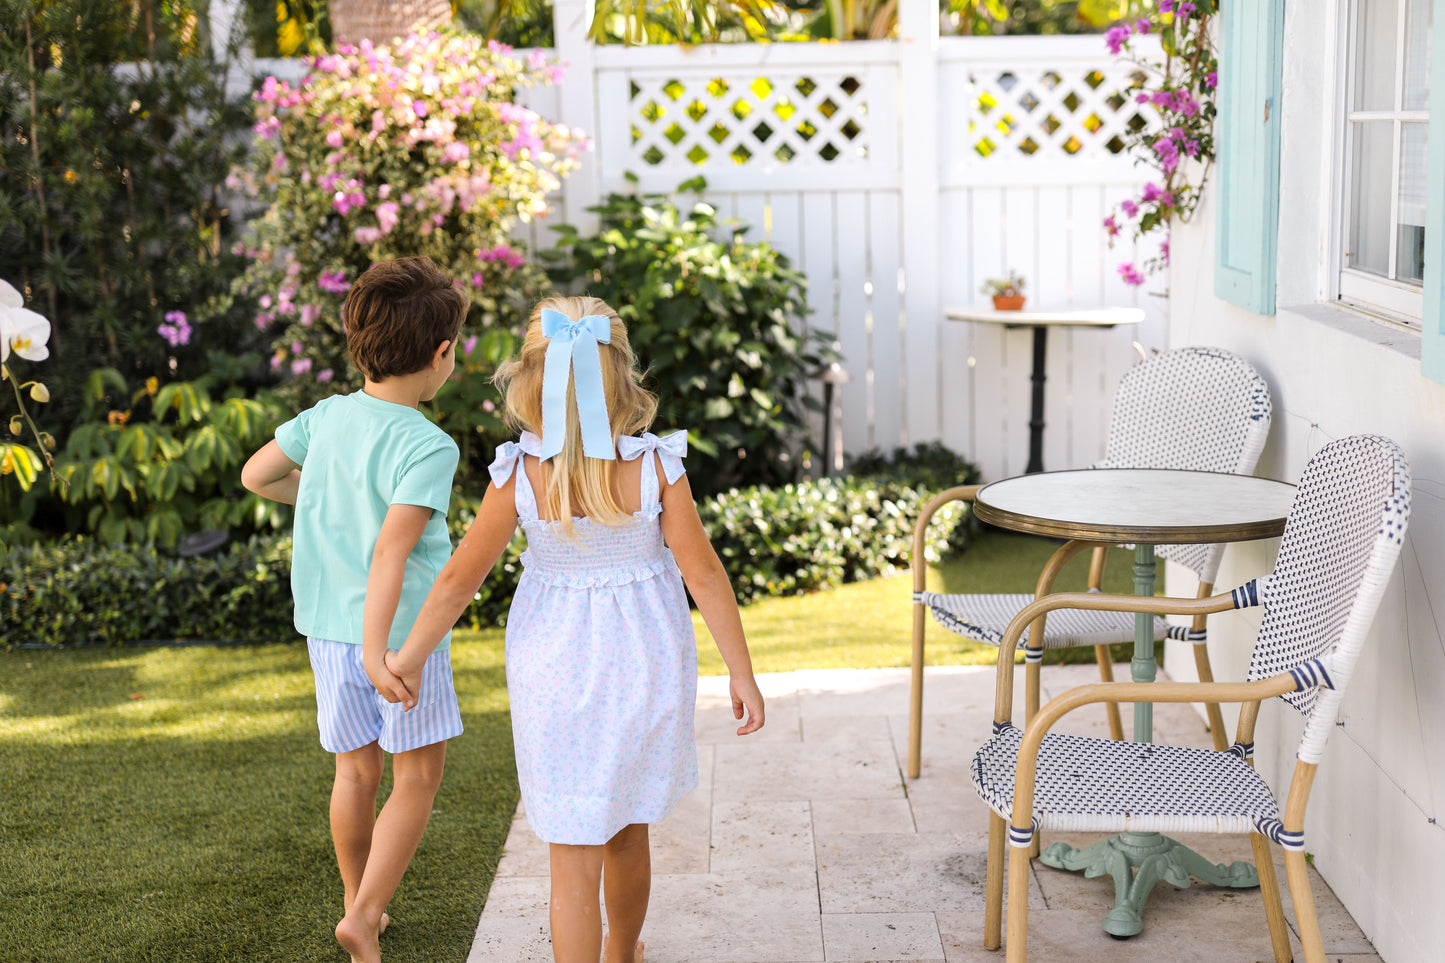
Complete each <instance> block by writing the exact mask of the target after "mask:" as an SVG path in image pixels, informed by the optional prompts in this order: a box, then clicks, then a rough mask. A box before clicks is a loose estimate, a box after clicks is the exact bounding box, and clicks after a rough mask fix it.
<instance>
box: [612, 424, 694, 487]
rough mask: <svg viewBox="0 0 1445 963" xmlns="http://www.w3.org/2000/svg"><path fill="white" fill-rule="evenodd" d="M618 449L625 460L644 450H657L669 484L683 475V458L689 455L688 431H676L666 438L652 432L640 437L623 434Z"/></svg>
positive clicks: (644, 433) (631, 458) (618, 441)
mask: <svg viewBox="0 0 1445 963" xmlns="http://www.w3.org/2000/svg"><path fill="white" fill-rule="evenodd" d="M617 451H618V452H619V453H620V454H621V455H622V459H623V460H624V461H632V460H634V459H636V458H637V457H638V456H640V455H641V454H642V453H643V452H647V451H655V452H657V455H658V458H660V459H661V461H662V473H663V474H664V475H665V476H667V483H668V484H669V485H671V484H673V483H675V482H676V481H677V480H678V479H679V478H681V477H682V474H683V471H684V470H685V469H684V468H683V467H682V460H683V459H684V458H686V457H687V432H685V431H674V432H673V433H672V434H670V435H668V436H667V437H666V438H659V437H657V436H656V435H654V434H653V433H652V432H650V431H647V432H643V434H642V436H641V437H640V438H634V437H633V436H631V435H623V436H622V437H621V438H619V439H617Z"/></svg>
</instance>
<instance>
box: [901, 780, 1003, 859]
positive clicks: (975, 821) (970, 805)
mask: <svg viewBox="0 0 1445 963" xmlns="http://www.w3.org/2000/svg"><path fill="white" fill-rule="evenodd" d="M908 805H909V806H910V807H911V808H912V810H913V822H914V825H916V826H917V827H918V831H919V832H920V833H953V834H955V835H958V836H960V837H962V838H963V839H965V840H966V841H967V845H968V846H969V847H971V848H974V847H976V848H977V849H978V850H979V851H980V852H982V851H983V850H984V848H985V847H986V846H987V845H988V814H989V808H988V806H986V805H984V802H983V800H981V799H979V798H978V794H977V793H976V792H974V791H973V783H972V782H970V781H969V779H968V776H967V775H966V774H964V773H947V774H935V775H933V776H930V777H926V778H921V779H914V780H910V781H909V783H908Z"/></svg>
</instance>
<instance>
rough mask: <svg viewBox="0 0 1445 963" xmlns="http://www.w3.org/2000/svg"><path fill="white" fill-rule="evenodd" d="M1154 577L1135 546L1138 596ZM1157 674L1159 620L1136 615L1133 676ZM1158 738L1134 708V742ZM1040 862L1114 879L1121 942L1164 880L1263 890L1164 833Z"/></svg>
mask: <svg viewBox="0 0 1445 963" xmlns="http://www.w3.org/2000/svg"><path fill="white" fill-rule="evenodd" d="M1154 572H1155V562H1154V546H1153V545H1136V546H1135V547H1134V594H1135V595H1153V594H1154ZM1157 670H1158V664H1157V663H1156V662H1155V661H1154V617H1153V616H1152V615H1146V614H1144V613H1139V614H1137V615H1135V616H1134V658H1133V661H1132V662H1130V664H1129V675H1130V678H1132V679H1133V680H1134V681H1135V682H1153V681H1154V677H1155V675H1156V674H1157ZM1153 738H1154V706H1153V705H1152V704H1151V703H1148V702H1136V703H1134V741H1135V742H1151V741H1153ZM1039 862H1041V863H1043V864H1044V865H1045V866H1052V867H1053V868H1055V869H1067V870H1074V871H1077V870H1083V871H1084V875H1085V876H1087V877H1090V878H1092V877H1095V876H1103V875H1104V874H1105V873H1107V874H1109V875H1110V876H1112V877H1114V908H1113V909H1112V910H1110V911H1109V915H1107V916H1105V917H1104V932H1105V933H1108V934H1109V935H1110V936H1114V937H1117V938H1119V939H1125V938H1127V937H1130V936H1136V935H1138V934H1139V933H1140V932H1141V931H1142V930H1143V929H1144V903H1145V901H1146V900H1148V899H1149V894H1150V893H1151V892H1153V890H1154V884H1156V883H1158V882H1159V881H1160V880H1163V881H1164V882H1166V883H1169V884H1170V885H1172V886H1177V887H1179V888H1180V889H1185V888H1187V887H1188V886H1189V877H1191V876H1193V877H1195V878H1196V879H1200V880H1203V881H1204V882H1206V883H1210V884H1212V885H1214V886H1229V887H1232V888H1236V889H1247V888H1250V887H1254V886H1258V885H1259V873H1258V872H1256V871H1255V868H1254V867H1253V866H1252V865H1250V864H1249V863H1247V862H1236V863H1230V864H1229V865H1227V866H1226V865H1225V864H1224V863H1212V862H1210V861H1209V860H1207V859H1205V858H1204V857H1203V856H1200V855H1199V854H1198V853H1196V852H1194V851H1193V850H1192V849H1190V848H1189V847H1187V846H1185V845H1184V844H1183V843H1180V842H1177V841H1176V840H1173V839H1170V838H1169V837H1168V836H1163V835H1160V834H1159V833H1121V834H1119V835H1118V836H1111V837H1109V838H1108V839H1105V840H1102V841H1100V842H1097V843H1095V844H1094V845H1092V846H1090V847H1088V848H1087V849H1075V848H1074V847H1072V846H1070V845H1069V844H1068V843H1054V844H1053V845H1052V846H1049V847H1048V848H1047V849H1045V850H1044V851H1043V853H1042V854H1041V855H1040V856H1039ZM1136 870H1137V872H1136Z"/></svg>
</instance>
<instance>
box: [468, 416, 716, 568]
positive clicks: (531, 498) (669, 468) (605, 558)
mask: <svg viewBox="0 0 1445 963" xmlns="http://www.w3.org/2000/svg"><path fill="white" fill-rule="evenodd" d="M540 449H541V441H540V439H539V438H537V436H536V435H534V434H532V433H531V432H523V433H522V437H521V438H520V439H519V440H518V441H517V442H507V443H505V444H504V445H502V446H501V447H500V448H499V449H498V450H497V457H496V459H495V460H494V461H493V462H492V465H491V469H490V471H491V476H492V481H493V482H494V483H495V484H496V485H497V486H498V487H501V486H502V485H505V484H506V482H507V479H509V478H510V477H512V475H513V474H514V473H515V474H516V476H517V485H516V504H517V517H518V519H519V520H520V522H521V524H522V530H523V531H524V532H525V533H526V535H527V550H526V551H525V552H523V553H522V566H523V568H524V569H525V570H526V573H527V575H529V576H531V577H533V578H536V579H538V580H540V581H542V582H546V583H548V584H552V585H562V586H567V587H570V588H595V587H598V586H604V585H620V584H624V583H627V582H638V581H642V580H644V579H650V578H653V577H654V576H657V575H663V574H667V573H672V572H676V571H677V563H676V562H675V561H674V560H673V557H672V552H671V551H669V550H668V548H667V546H666V545H665V544H663V541H662V523H661V515H662V501H661V493H660V491H659V490H658V481H657V472H656V471H655V470H653V468H652V466H651V465H644V466H643V469H642V508H641V510H639V511H637V512H635V513H634V514H633V515H632V517H631V518H629V519H627V520H626V521H623V522H622V523H621V524H618V525H604V524H602V523H601V522H596V521H593V520H592V519H590V518H576V519H573V520H572V533H571V534H570V535H569V534H568V533H567V531H566V529H565V528H564V527H563V526H562V524H561V523H560V522H555V521H548V520H546V519H543V518H539V517H538V515H537V499H536V495H535V493H534V492H533V491H532V485H531V482H530V481H528V479H527V472H526V471H525V470H524V469H522V468H521V462H522V457H523V456H524V455H533V456H536V455H537V454H538V452H539V451H540ZM617 450H618V454H620V455H621V457H622V458H623V459H625V460H628V461H631V460H633V459H635V458H638V457H641V456H642V455H644V454H648V453H651V452H656V453H657V456H658V458H659V460H660V461H661V463H662V470H663V475H664V476H665V477H666V478H667V481H668V484H672V483H673V482H675V481H677V479H678V478H680V477H681V476H682V474H683V467H682V458H683V456H684V455H686V453H687V434H686V432H675V433H673V434H671V435H668V436H667V437H666V438H658V437H657V436H656V435H654V434H652V433H651V432H648V433H646V434H644V435H642V436H641V437H633V436H631V435H624V436H623V437H621V438H619V439H618V443H617Z"/></svg>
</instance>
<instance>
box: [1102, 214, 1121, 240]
mask: <svg viewBox="0 0 1445 963" xmlns="http://www.w3.org/2000/svg"><path fill="white" fill-rule="evenodd" d="M1104 230H1105V231H1106V232H1108V235H1109V236H1110V237H1114V236H1116V235H1117V234H1118V233H1119V225H1118V223H1117V222H1115V220H1114V215H1112V214H1110V215H1109V216H1108V217H1106V218H1104Z"/></svg>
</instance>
